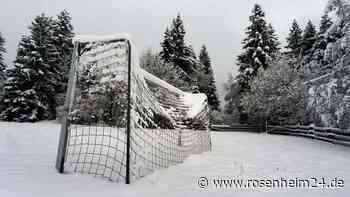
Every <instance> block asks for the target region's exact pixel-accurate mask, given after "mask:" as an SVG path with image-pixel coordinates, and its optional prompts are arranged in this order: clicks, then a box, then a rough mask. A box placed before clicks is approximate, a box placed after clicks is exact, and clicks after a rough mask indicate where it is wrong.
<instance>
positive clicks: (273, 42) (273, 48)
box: [266, 23, 281, 59]
mask: <svg viewBox="0 0 350 197" xmlns="http://www.w3.org/2000/svg"><path fill="white" fill-rule="evenodd" d="M267 38H268V39H267V47H266V49H267V51H268V53H269V54H270V57H271V58H272V59H275V58H276V57H277V55H278V53H279V51H280V49H281V48H280V44H281V43H280V42H279V41H278V37H277V35H276V32H275V30H274V28H273V27H272V24H271V23H269V25H268V26H267Z"/></svg>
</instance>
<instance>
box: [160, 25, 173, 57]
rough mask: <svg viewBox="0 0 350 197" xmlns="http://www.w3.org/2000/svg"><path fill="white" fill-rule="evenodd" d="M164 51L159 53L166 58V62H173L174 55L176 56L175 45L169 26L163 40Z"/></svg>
mask: <svg viewBox="0 0 350 197" xmlns="http://www.w3.org/2000/svg"><path fill="white" fill-rule="evenodd" d="M161 47H162V51H161V52H160V53H159V56H160V57H161V58H162V60H164V62H166V63H169V62H172V59H173V56H174V48H173V47H174V46H173V42H172V39H171V35H170V31H169V28H168V27H167V28H166V30H165V32H164V36H163V41H162V43H161Z"/></svg>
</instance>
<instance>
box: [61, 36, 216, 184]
mask: <svg viewBox="0 0 350 197" xmlns="http://www.w3.org/2000/svg"><path fill="white" fill-rule="evenodd" d="M74 40H75V52H74V58H73V59H74V60H73V62H74V63H73V66H72V71H71V77H70V78H71V79H70V83H71V91H69V90H68V93H67V98H68V99H67V102H66V105H67V106H68V107H67V108H68V110H67V111H68V113H67V117H66V120H67V121H63V122H64V123H63V125H62V128H66V130H64V129H63V130H62V132H63V133H64V132H66V133H67V138H66V142H64V143H63V144H64V145H65V146H63V149H64V152H65V156H64V164H63V167H64V169H65V171H74V172H80V173H88V174H93V175H95V176H101V177H104V178H107V179H109V180H111V181H116V182H119V181H124V180H125V181H126V182H127V183H128V182H132V181H135V180H137V179H138V178H140V177H143V176H145V175H147V174H149V173H152V172H153V171H154V170H155V169H158V168H165V167H169V166H171V165H174V164H177V163H180V162H182V161H183V160H184V159H185V158H186V157H187V156H189V155H190V154H198V153H202V152H204V151H208V150H210V147H211V142H210V132H209V130H208V127H209V116H208V112H209V109H208V104H207V99H206V96H205V95H204V94H191V93H186V92H183V91H181V90H179V89H177V88H176V87H173V86H171V85H170V84H168V83H166V82H165V81H162V80H161V79H159V78H157V77H155V76H153V75H152V74H150V73H147V72H146V71H144V70H143V69H141V68H140V67H139V63H138V58H137V55H136V53H135V49H134V46H133V45H132V43H131V42H130V39H128V36H120V35H117V36H109V37H87V36H78V37H76V38H75V39H74ZM62 140H64V137H63V138H62V134H61V141H62ZM60 148H62V147H60ZM58 158H59V156H58ZM58 163H59V161H58ZM62 169H63V168H62Z"/></svg>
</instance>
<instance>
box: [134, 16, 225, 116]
mask: <svg viewBox="0 0 350 197" xmlns="http://www.w3.org/2000/svg"><path fill="white" fill-rule="evenodd" d="M185 36H186V31H185V27H184V23H183V20H182V18H181V16H180V15H177V17H176V18H174V19H173V20H172V23H171V25H170V26H169V27H167V28H166V30H165V32H164V35H163V40H162V41H161V50H160V52H159V53H158V52H154V51H152V50H151V49H149V50H147V51H145V52H144V54H143V55H142V57H141V61H140V62H141V67H143V68H144V69H146V70H147V71H149V72H150V73H152V74H154V75H155V76H157V77H159V78H161V79H163V80H164V81H167V82H169V83H170V84H172V85H174V86H176V87H178V88H180V89H182V90H184V91H190V92H201V93H205V94H206V95H207V97H208V103H209V105H210V107H211V109H212V110H213V111H220V101H219V99H218V95H217V88H216V85H215V79H214V73H213V68H212V62H211V59H210V56H209V52H208V50H207V47H206V46H205V45H202V47H201V49H200V52H199V56H198V57H197V55H196V53H195V51H194V50H193V48H192V46H191V45H189V44H187V43H186V41H185Z"/></svg>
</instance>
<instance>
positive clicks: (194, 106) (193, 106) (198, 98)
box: [182, 93, 207, 118]
mask: <svg viewBox="0 0 350 197" xmlns="http://www.w3.org/2000/svg"><path fill="white" fill-rule="evenodd" d="M182 100H183V101H184V103H185V104H186V105H187V106H189V110H188V111H187V117H188V118H194V117H195V116H196V115H198V114H199V113H200V112H201V111H202V110H203V109H204V108H205V106H206V105H207V96H206V95H205V94H202V93H200V94H189V93H187V94H186V95H184V97H183V98H182Z"/></svg>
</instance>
